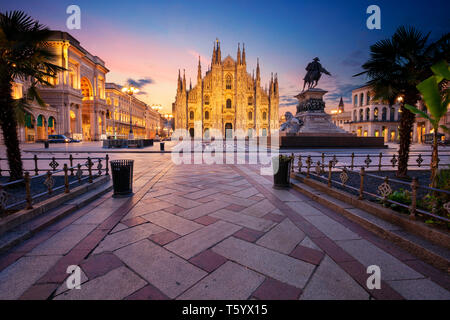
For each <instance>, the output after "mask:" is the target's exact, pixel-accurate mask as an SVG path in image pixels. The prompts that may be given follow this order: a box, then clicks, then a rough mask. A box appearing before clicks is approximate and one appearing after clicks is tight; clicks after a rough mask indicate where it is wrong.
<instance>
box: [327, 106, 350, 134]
mask: <svg viewBox="0 0 450 320" xmlns="http://www.w3.org/2000/svg"><path fill="white" fill-rule="evenodd" d="M331 121H332V122H333V123H334V124H335V125H336V126H337V127H339V128H341V129H344V130H345V131H347V132H351V128H350V123H351V121H352V113H351V111H345V105H344V100H343V99H342V97H341V101H339V106H338V107H337V109H334V110H331Z"/></svg>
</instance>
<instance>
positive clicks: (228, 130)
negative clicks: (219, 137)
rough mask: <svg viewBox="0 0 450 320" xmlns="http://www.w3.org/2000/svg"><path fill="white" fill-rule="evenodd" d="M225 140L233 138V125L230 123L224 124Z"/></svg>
mask: <svg viewBox="0 0 450 320" xmlns="http://www.w3.org/2000/svg"><path fill="white" fill-rule="evenodd" d="M225 138H227V139H228V138H233V125H232V124H231V123H226V124H225Z"/></svg>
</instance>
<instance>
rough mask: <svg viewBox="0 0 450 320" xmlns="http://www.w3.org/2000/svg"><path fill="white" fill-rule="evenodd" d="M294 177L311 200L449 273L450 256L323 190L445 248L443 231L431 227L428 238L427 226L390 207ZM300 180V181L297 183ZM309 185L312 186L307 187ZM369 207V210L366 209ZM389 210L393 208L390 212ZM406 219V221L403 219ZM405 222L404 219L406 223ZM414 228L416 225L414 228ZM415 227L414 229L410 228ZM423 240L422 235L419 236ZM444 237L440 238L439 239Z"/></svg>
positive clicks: (293, 183)
mask: <svg viewBox="0 0 450 320" xmlns="http://www.w3.org/2000/svg"><path fill="white" fill-rule="evenodd" d="M291 177H292V178H293V179H295V180H296V181H298V182H296V181H291V185H292V187H293V188H294V189H295V190H297V191H299V192H301V193H303V194H304V195H306V196H308V197H309V198H311V199H312V200H314V201H316V202H318V203H320V204H322V205H324V206H326V207H328V208H330V209H332V210H334V211H336V212H338V213H340V214H342V215H343V216H345V217H346V218H348V219H349V220H351V221H353V222H356V223H357V224H359V225H361V226H362V227H364V228H365V229H367V230H368V231H370V232H372V233H374V234H376V235H378V236H380V237H381V238H384V239H387V240H389V241H391V242H393V243H395V244H397V245H398V246H399V247H401V248H403V249H404V250H406V251H408V252H410V253H412V254H413V255H415V256H417V257H418V258H421V259H423V260H424V261H426V262H427V263H429V264H431V265H433V266H434V267H436V268H438V269H440V270H442V271H444V272H446V273H448V272H450V260H449V259H448V258H447V257H445V256H443V255H440V254H438V253H437V252H434V251H431V250H429V249H428V248H426V247H424V246H422V245H421V244H420V243H416V242H413V241H411V240H410V239H407V238H406V237H403V236H401V235H399V234H396V233H394V232H393V231H391V230H387V229H385V228H383V227H382V226H380V225H378V224H376V223H374V222H373V221H370V220H368V219H366V218H364V217H362V216H359V215H357V214H355V213H353V212H351V211H349V209H350V208H345V207H344V206H342V205H339V204H337V203H336V202H331V201H330V200H328V199H327V198H326V197H324V196H323V195H322V194H321V192H322V193H324V194H326V195H327V196H330V195H331V196H333V197H335V196H336V194H337V193H339V196H337V197H335V198H336V200H338V201H339V200H340V201H342V202H345V203H347V204H350V205H352V206H353V207H354V208H353V209H355V208H356V209H361V210H363V211H366V212H367V213H369V214H371V215H373V216H375V217H376V218H379V219H382V220H384V221H388V222H389V223H392V224H394V225H396V226H399V227H402V228H404V229H405V230H406V231H409V232H411V233H414V234H416V235H418V236H419V237H421V238H424V239H426V240H427V241H430V242H432V243H433V245H434V244H437V245H438V246H440V247H441V248H444V250H445V249H448V248H445V246H448V245H449V244H450V242H446V240H445V238H448V237H449V236H448V235H446V234H443V233H442V232H439V231H438V230H432V231H435V232H438V233H437V234H436V233H435V232H431V233H433V235H432V236H431V239H433V240H431V239H430V232H424V230H423V229H424V227H426V228H427V229H430V228H429V227H427V226H422V225H420V224H419V222H416V221H411V220H409V219H407V218H404V217H399V216H398V215H397V214H396V213H395V212H393V211H392V210H390V209H387V208H376V206H375V204H371V203H367V201H365V203H364V204H363V205H361V204H359V202H362V200H358V199H357V198H356V197H353V196H351V195H350V194H347V193H345V192H343V191H341V190H336V189H329V188H328V186H327V185H325V184H323V183H320V182H318V181H314V180H311V179H306V178H305V177H304V176H302V175H298V174H292V176H291ZM299 182H300V183H299ZM310 188H312V189H310ZM367 209H371V210H367ZM381 209H383V210H384V211H385V212H384V213H383V214H379V213H380V212H377V213H378V214H377V213H374V212H373V211H374V210H378V211H379V210H381ZM390 211H392V212H390ZM392 213H394V214H395V217H394V218H393V219H392V217H391V219H386V216H387V215H391V214H392ZM402 218H403V219H405V220H406V221H404V220H402ZM405 222H406V223H405ZM416 228H417V229H416ZM411 229H415V230H411ZM428 231H429V230H428ZM421 240H422V239H421ZM441 241H443V242H441Z"/></svg>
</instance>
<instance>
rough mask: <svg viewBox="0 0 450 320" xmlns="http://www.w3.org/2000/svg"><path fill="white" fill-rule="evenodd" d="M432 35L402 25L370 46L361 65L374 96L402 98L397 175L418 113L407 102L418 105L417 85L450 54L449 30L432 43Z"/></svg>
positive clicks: (405, 162)
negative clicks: (409, 108)
mask: <svg viewBox="0 0 450 320" xmlns="http://www.w3.org/2000/svg"><path fill="white" fill-rule="evenodd" d="M429 35H430V34H427V35H423V34H422V33H421V32H420V31H418V30H417V29H415V28H414V27H404V26H402V27H399V28H398V29H397V31H396V32H395V34H394V35H393V36H392V37H391V38H390V39H385V40H381V41H378V42H377V43H375V44H374V45H372V46H371V47H370V59H369V60H368V61H367V62H366V63H364V64H363V65H362V68H363V69H364V71H363V72H361V73H359V74H356V75H355V76H359V75H362V74H365V75H366V76H367V77H368V78H369V81H368V84H369V85H371V86H372V87H373V90H374V93H375V94H374V98H375V99H381V100H384V101H387V102H388V103H389V105H392V104H394V103H395V102H399V103H400V104H401V105H400V111H401V117H400V129H399V138H400V146H399V150H398V160H399V163H398V169H397V176H398V177H401V178H405V177H406V176H407V173H408V158H409V149H410V145H411V133H412V128H413V125H414V120H415V115H414V113H412V112H411V111H409V110H408V109H406V108H405V104H409V105H416V103H417V102H418V101H419V100H420V99H421V95H420V92H419V91H418V89H417V88H416V86H417V85H418V84H419V83H420V82H422V81H423V80H425V79H427V78H428V77H430V76H431V75H432V72H431V69H430V67H431V66H432V65H433V64H434V63H437V62H438V61H440V60H447V61H449V60H448V58H449V56H450V50H449V49H450V42H449V41H450V33H447V34H445V35H444V36H442V37H441V38H440V39H439V40H438V41H436V42H432V43H429V41H428V39H429Z"/></svg>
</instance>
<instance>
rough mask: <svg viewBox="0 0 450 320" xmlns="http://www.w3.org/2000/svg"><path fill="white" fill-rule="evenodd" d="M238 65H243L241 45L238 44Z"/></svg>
mask: <svg viewBox="0 0 450 320" xmlns="http://www.w3.org/2000/svg"><path fill="white" fill-rule="evenodd" d="M237 64H238V65H240V64H241V44H240V43H238V51H237Z"/></svg>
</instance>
